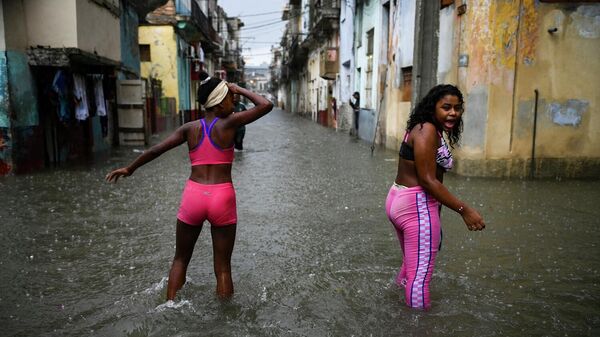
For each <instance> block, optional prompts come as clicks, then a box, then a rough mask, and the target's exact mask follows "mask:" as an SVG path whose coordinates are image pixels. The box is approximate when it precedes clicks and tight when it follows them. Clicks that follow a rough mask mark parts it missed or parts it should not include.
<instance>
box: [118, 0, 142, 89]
mask: <svg viewBox="0 0 600 337" xmlns="http://www.w3.org/2000/svg"><path fill="white" fill-rule="evenodd" d="M121 8H122V12H121V62H123V65H124V66H125V67H127V68H128V69H129V70H131V71H133V72H135V73H136V75H137V77H138V78H139V76H140V48H139V39H138V15H137V13H136V11H135V10H134V9H133V8H132V7H131V6H126V5H125V3H124V2H123V1H121ZM119 79H125V74H122V73H119Z"/></svg>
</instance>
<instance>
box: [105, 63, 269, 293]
mask: <svg viewBox="0 0 600 337" xmlns="http://www.w3.org/2000/svg"><path fill="white" fill-rule="evenodd" d="M200 79H201V82H200V87H199V89H198V100H199V101H200V103H201V104H202V105H203V106H204V108H205V109H206V117H205V118H203V119H200V120H195V121H192V122H188V123H186V124H184V125H182V126H181V127H179V128H178V129H177V130H176V131H175V132H174V133H173V134H171V135H170V136H169V137H167V138H166V139H165V140H164V141H162V142H161V143H159V144H157V145H154V146H152V147H151V148H150V149H149V150H147V151H145V152H144V153H143V154H141V155H140V156H139V157H138V158H136V159H135V160H134V161H133V162H132V163H131V164H129V165H128V166H126V167H123V168H120V169H117V170H114V171H112V172H110V173H109V174H108V175H107V176H106V180H107V181H108V182H117V180H118V179H119V177H128V176H130V175H132V174H133V173H134V172H135V170H136V169H138V168H139V167H140V166H142V165H144V164H146V163H148V162H150V161H152V160H154V159H156V158H157V157H158V156H160V155H161V154H163V153H165V152H166V151H168V150H171V149H173V148H175V147H177V146H179V145H181V144H183V143H187V146H188V148H189V157H190V161H191V165H192V167H191V174H190V177H189V179H188V181H187V183H186V185H185V189H184V191H183V195H182V200H181V205H180V208H179V212H178V213H177V228H176V248H175V257H174V259H173V263H172V265H171V270H170V272H169V281H168V285H167V300H174V299H175V295H176V294H177V291H178V290H179V289H181V287H183V285H184V283H185V276H186V271H187V267H188V264H189V262H190V259H191V258H192V253H193V251H194V246H195V244H196V240H197V239H198V235H199V234H200V231H201V230H202V226H203V224H204V222H205V221H206V220H208V222H210V224H211V236H212V243H213V254H214V259H213V260H214V271H215V276H216V279H217V288H216V292H217V295H218V296H219V297H220V298H229V297H230V296H231V295H232V294H233V280H232V277H231V254H232V252H233V246H234V242H235V233H236V226H237V210H236V196H235V190H234V188H233V184H232V179H231V166H232V162H233V156H234V150H233V141H234V136H235V131H236V130H237V129H238V128H239V127H240V126H242V125H245V124H248V123H252V122H254V121H255V120H257V119H259V118H260V117H262V116H264V115H266V114H267V113H269V112H270V111H271V110H272V108H273V104H271V102H269V101H267V100H266V99H264V98H263V97H261V96H260V95H258V94H255V93H253V92H250V91H249V90H247V89H243V88H240V87H239V86H237V85H235V84H230V83H227V82H225V81H222V80H220V79H217V78H211V77H209V76H208V74H207V73H205V72H202V73H201V74H200ZM236 94H240V95H243V96H245V97H247V98H249V99H250V100H251V101H252V102H253V103H254V104H255V107H254V108H252V109H249V110H246V111H242V112H239V113H235V114H233V110H234V103H233V97H234V95H236Z"/></svg>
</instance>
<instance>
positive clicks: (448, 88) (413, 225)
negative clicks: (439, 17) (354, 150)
mask: <svg viewBox="0 0 600 337" xmlns="http://www.w3.org/2000/svg"><path fill="white" fill-rule="evenodd" d="M463 105H464V100H463V96H462V93H461V92H460V90H459V89H458V88H456V87H455V86H453V85H438V86H435V87H433V88H432V89H431V90H430V91H429V93H428V94H427V95H426V96H425V97H424V98H423V99H422V100H421V101H420V102H419V103H418V104H417V106H416V107H415V109H414V110H413V111H412V113H411V114H410V116H409V119H408V122H407V125H406V134H405V136H404V140H403V141H402V144H401V147H400V152H399V159H398V171H397V175H396V179H395V181H394V184H393V186H392V187H391V188H390V190H389V193H388V196H387V200H386V212H387V216H388V218H389V219H390V221H391V222H392V224H393V225H394V228H395V229H396V233H397V235H398V240H399V241H400V246H401V248H402V267H401V268H400V271H399V273H398V275H397V277H396V283H397V284H398V285H399V286H401V287H404V289H405V300H406V304H407V305H408V306H409V307H413V308H422V309H428V308H430V307H431V300H430V297H429V284H430V281H431V276H432V274H433V266H434V264H435V258H436V255H437V252H438V250H439V246H440V243H441V224H440V211H441V205H444V206H446V207H448V208H450V209H452V210H454V211H455V212H457V213H459V214H460V215H461V216H462V218H463V220H464V222H465V224H466V225H467V228H468V229H469V230H471V231H473V230H475V231H479V230H483V229H484V228H485V224H484V222H483V218H482V217H481V215H480V214H479V213H478V212H477V211H476V210H475V209H474V208H472V207H470V206H469V205H467V204H466V203H464V202H463V201H461V200H459V199H458V198H457V197H455V196H454V195H453V194H452V193H450V191H448V189H447V188H446V187H445V186H444V185H443V183H442V182H443V176H444V173H445V172H446V171H448V170H450V169H451V168H452V166H453V159H452V153H451V152H450V146H454V145H456V144H457V143H458V141H459V140H460V135H461V131H462V126H463V124H462V114H463ZM443 133H446V135H447V137H448V140H449V141H448V143H449V145H448V143H447V142H446V141H445V140H444V136H443Z"/></svg>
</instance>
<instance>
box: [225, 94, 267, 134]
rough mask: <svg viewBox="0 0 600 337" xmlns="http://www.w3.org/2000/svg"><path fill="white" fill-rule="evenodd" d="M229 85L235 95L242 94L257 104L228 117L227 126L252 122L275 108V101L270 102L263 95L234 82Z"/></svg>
mask: <svg viewBox="0 0 600 337" xmlns="http://www.w3.org/2000/svg"><path fill="white" fill-rule="evenodd" d="M227 86H228V87H229V90H230V91H231V92H232V93H233V94H234V95H235V94H240V95H242V96H245V97H248V98H249V99H250V100H251V101H252V103H254V105H255V106H254V108H252V109H248V110H245V111H240V112H237V113H234V114H233V116H231V117H230V118H228V125H227V126H229V127H238V126H241V125H246V124H250V123H252V122H254V121H255V120H257V119H259V118H261V117H262V116H264V115H266V114H268V113H269V112H270V111H271V110H273V103H271V102H269V100H267V99H266V98H264V97H262V96H261V95H259V94H257V93H254V92H252V91H250V90H248V89H245V88H241V87H239V86H237V85H236V84H233V83H228V84H227Z"/></svg>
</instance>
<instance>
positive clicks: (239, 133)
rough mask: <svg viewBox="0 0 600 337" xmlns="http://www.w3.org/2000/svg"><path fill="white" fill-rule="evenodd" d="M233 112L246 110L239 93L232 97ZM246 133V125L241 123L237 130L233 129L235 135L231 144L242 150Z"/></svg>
mask: <svg viewBox="0 0 600 337" xmlns="http://www.w3.org/2000/svg"><path fill="white" fill-rule="evenodd" d="M233 111H234V112H241V111H246V106H245V105H244V103H242V102H241V101H240V95H235V97H234V109H233ZM245 135H246V126H245V125H241V126H240V127H239V128H237V130H235V137H234V142H233V146H234V147H235V149H236V150H240V151H242V150H243V149H244V136H245Z"/></svg>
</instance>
